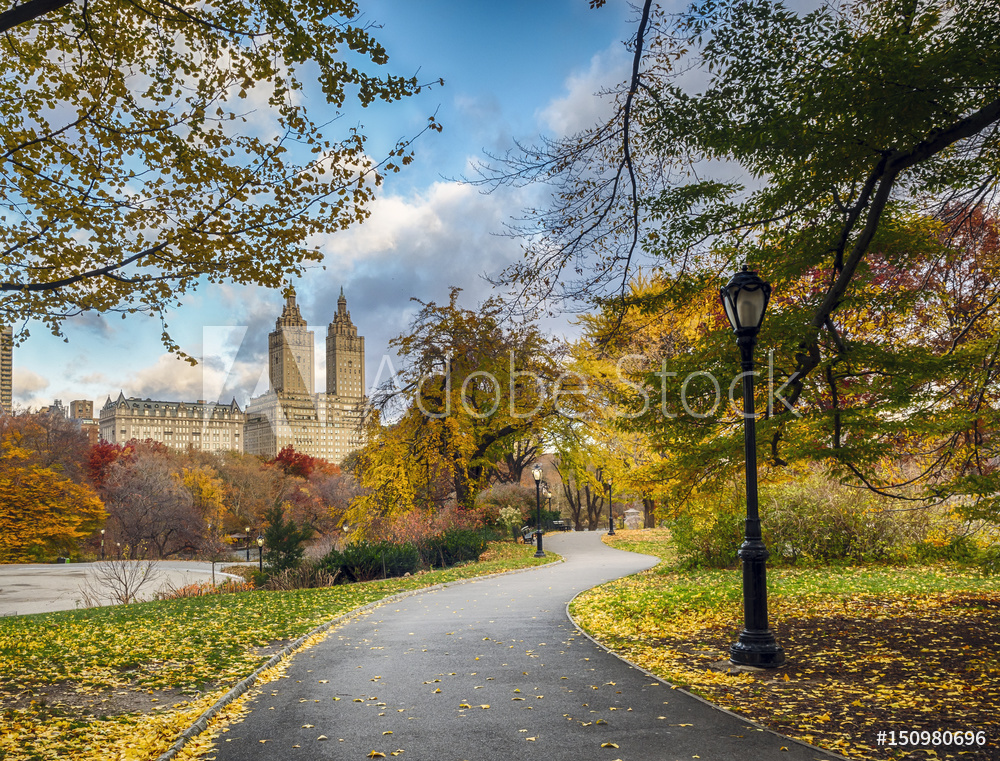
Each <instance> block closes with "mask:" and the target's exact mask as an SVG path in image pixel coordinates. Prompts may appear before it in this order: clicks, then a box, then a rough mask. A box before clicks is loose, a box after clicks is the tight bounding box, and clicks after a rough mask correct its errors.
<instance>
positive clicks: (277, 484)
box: [215, 452, 284, 532]
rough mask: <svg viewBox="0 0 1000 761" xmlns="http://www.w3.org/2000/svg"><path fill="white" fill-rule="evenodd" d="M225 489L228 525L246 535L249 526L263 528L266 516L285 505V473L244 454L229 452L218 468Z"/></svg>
mask: <svg viewBox="0 0 1000 761" xmlns="http://www.w3.org/2000/svg"><path fill="white" fill-rule="evenodd" d="M215 469H216V472H217V473H218V476H219V478H220V479H221V480H222V482H223V484H224V485H225V492H226V494H225V500H224V502H225V506H226V510H225V515H224V519H223V521H224V525H225V527H226V530H227V531H240V532H242V530H243V528H244V527H245V526H261V525H263V522H264V513H265V512H266V511H267V510H268V509H269V508H271V507H272V506H273V505H274V504H275V503H276V502H280V501H281V497H282V490H283V488H284V487H283V479H282V474H281V471H280V470H279V469H278V468H275V467H273V466H271V465H268V464H267V463H265V462H264V461H263V460H262V459H261V458H259V457H255V456H253V455H248V454H243V453H240V452H225V453H223V454H222V455H221V456H220V457H219V458H218V460H217V462H216V465H215Z"/></svg>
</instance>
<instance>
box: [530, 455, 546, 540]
mask: <svg viewBox="0 0 1000 761" xmlns="http://www.w3.org/2000/svg"><path fill="white" fill-rule="evenodd" d="M531 477H532V478H534V479H535V512H536V516H537V517H536V520H535V536H536V537H537V538H538V549H537V550H536V551H535V557H536V558H544V557H545V553H544V552H542V493H541V488H542V466H541V465H539V464H538V463H535V467H533V468H532V469H531Z"/></svg>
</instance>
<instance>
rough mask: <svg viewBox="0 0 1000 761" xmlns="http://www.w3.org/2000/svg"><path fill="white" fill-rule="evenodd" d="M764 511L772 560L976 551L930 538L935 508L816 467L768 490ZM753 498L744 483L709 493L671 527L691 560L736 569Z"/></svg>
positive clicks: (888, 558)
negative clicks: (902, 505)
mask: <svg viewBox="0 0 1000 761" xmlns="http://www.w3.org/2000/svg"><path fill="white" fill-rule="evenodd" d="M759 502H760V515H761V522H762V527H763V533H764V543H765V544H766V545H767V548H768V550H769V551H770V553H771V559H770V562H772V563H780V562H788V563H796V562H822V563H829V562H869V561H876V562H880V561H906V560H910V559H911V558H920V559H931V558H932V557H934V556H939V557H945V556H947V557H949V558H953V559H958V557H959V556H963V555H964V556H969V554H970V552H971V550H972V548H971V547H970V546H969V545H970V544H971V542H967V541H965V542H963V541H961V540H948V541H941V542H937V543H936V544H934V545H932V544H930V543H928V542H927V541H926V540H927V537H928V535H929V531H930V528H931V524H932V518H933V517H934V515H933V513H932V512H931V511H930V510H929V509H925V510H900V509H899V505H898V503H895V502H893V501H891V500H889V499H887V498H883V497H880V496H879V495H877V494H874V493H872V492H869V491H867V490H864V489H856V488H852V487H850V486H845V485H843V484H841V483H839V482H837V481H836V480H834V479H832V478H830V477H828V476H827V475H825V474H823V473H819V472H810V473H806V474H804V475H803V476H801V477H800V478H799V479H798V480H796V481H794V482H789V483H785V484H778V485H769V486H764V487H762V488H761V489H760V497H759ZM745 517H746V503H745V500H744V497H743V484H742V483H734V484H730V485H728V486H727V487H725V488H722V489H719V490H718V491H715V492H712V493H710V494H702V495H699V496H697V497H695V498H694V499H692V500H691V502H690V503H689V505H688V508H687V510H686V511H685V512H684V513H683V514H681V515H680V516H679V517H677V518H676V519H674V521H672V523H671V525H670V529H671V532H672V534H673V538H674V543H675V544H676V547H677V552H678V555H679V557H680V559H681V561H682V562H683V563H685V564H686V565H703V566H709V567H717V568H719V567H731V566H735V565H736V564H737V563H738V562H739V561H738V558H737V555H736V552H737V550H738V549H739V547H740V545H741V544H742V542H743V534H744V519H745Z"/></svg>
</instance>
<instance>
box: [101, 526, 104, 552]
mask: <svg viewBox="0 0 1000 761" xmlns="http://www.w3.org/2000/svg"><path fill="white" fill-rule="evenodd" d="M101 560H104V529H103V528H102V529H101Z"/></svg>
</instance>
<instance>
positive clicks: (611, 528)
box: [608, 478, 615, 536]
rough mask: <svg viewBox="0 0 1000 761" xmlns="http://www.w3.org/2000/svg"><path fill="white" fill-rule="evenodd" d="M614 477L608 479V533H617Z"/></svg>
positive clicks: (610, 534)
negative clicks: (613, 489)
mask: <svg viewBox="0 0 1000 761" xmlns="http://www.w3.org/2000/svg"><path fill="white" fill-rule="evenodd" d="M612 485H613V483H612V479H610V478H609V479H608V535H609V536H614V535H615V501H614V493H613V492H612Z"/></svg>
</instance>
